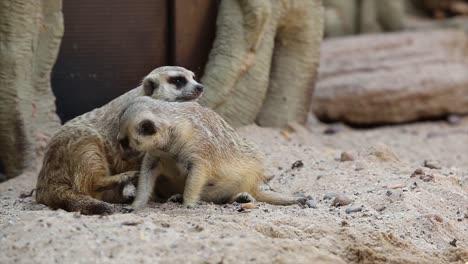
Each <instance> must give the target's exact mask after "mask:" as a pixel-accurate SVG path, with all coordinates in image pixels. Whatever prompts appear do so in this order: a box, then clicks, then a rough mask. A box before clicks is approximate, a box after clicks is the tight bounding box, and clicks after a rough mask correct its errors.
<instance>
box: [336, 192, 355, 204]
mask: <svg viewBox="0 0 468 264" xmlns="http://www.w3.org/2000/svg"><path fill="white" fill-rule="evenodd" d="M351 202H352V200H351V198H349V197H348V196H346V195H344V194H338V195H337V196H336V197H335V199H334V200H333V202H332V205H333V206H345V205H348V204H350V203H351Z"/></svg>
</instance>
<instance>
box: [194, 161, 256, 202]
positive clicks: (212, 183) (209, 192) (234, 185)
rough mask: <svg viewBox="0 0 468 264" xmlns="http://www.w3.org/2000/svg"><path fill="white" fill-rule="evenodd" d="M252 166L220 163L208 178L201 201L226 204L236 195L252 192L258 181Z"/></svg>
mask: <svg viewBox="0 0 468 264" xmlns="http://www.w3.org/2000/svg"><path fill="white" fill-rule="evenodd" d="M249 168H250V166H245V165H242V164H239V163H238V162H229V163H227V162H226V163H220V166H219V167H218V168H217V169H216V170H215V171H214V172H213V175H210V176H209V177H208V180H207V182H206V184H205V187H204V189H203V192H202V195H201V199H202V200H203V201H206V202H214V203H226V202H227V201H228V200H229V199H231V198H232V197H233V196H234V195H236V194H238V193H241V192H250V191H251V190H252V188H253V187H256V186H257V184H258V180H256V177H252V176H253V175H255V174H256V173H255V171H249Z"/></svg>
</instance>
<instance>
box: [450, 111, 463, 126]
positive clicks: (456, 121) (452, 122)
mask: <svg viewBox="0 0 468 264" xmlns="http://www.w3.org/2000/svg"><path fill="white" fill-rule="evenodd" d="M447 123H449V124H450V125H452V126H456V125H459V124H460V123H461V117H460V116H459V115H454V114H450V115H448V116H447Z"/></svg>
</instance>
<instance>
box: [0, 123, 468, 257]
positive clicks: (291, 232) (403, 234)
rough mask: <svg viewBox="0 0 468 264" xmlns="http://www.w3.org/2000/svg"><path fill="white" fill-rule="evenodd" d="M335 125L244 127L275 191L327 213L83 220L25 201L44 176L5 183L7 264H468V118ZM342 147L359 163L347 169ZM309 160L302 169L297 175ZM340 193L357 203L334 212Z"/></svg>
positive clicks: (221, 210)
mask: <svg viewBox="0 0 468 264" xmlns="http://www.w3.org/2000/svg"><path fill="white" fill-rule="evenodd" d="M327 127H328V128H329V126H326V125H322V124H313V125H312V126H310V129H308V130H305V129H304V130H303V129H296V132H290V133H288V134H284V133H283V134H282V133H281V131H279V130H275V129H264V128H258V127H255V126H251V127H246V128H242V129H241V130H240V132H241V134H242V135H244V136H245V137H247V138H249V139H250V140H252V141H254V142H255V143H257V144H258V145H260V146H261V148H262V149H263V150H264V151H265V152H266V153H267V157H268V172H269V173H270V174H272V175H274V176H275V177H274V178H273V180H272V181H271V182H270V184H269V185H270V187H271V188H272V189H274V190H275V191H278V192H281V193H289V194H294V195H301V194H304V195H309V196H310V198H312V199H313V200H314V201H311V202H309V204H311V205H312V206H313V204H314V203H315V204H316V208H309V207H307V206H306V207H304V208H301V207H300V206H298V205H294V206H289V207H282V206H271V205H266V204H261V203H259V204H257V208H256V209H251V210H246V211H243V212H239V211H238V209H239V205H224V206H220V205H212V204H206V203H205V204H202V205H200V206H199V207H197V208H195V209H183V208H181V206H180V205H178V204H172V203H167V204H155V203H153V204H150V206H149V207H148V208H147V209H145V210H143V211H142V212H139V213H136V214H135V213H131V214H115V215H110V216H101V217H100V216H82V215H79V214H76V213H68V212H65V211H60V210H59V211H53V210H49V209H48V208H46V207H44V206H42V205H38V204H36V203H35V201H34V198H33V197H24V194H27V193H29V192H30V191H31V190H32V189H33V188H34V185H35V181H36V179H35V176H31V175H30V176H22V177H19V178H16V179H13V180H10V181H7V182H4V183H2V184H0V252H1V254H0V263H54V262H55V263H244V262H251V263H466V262H468V118H465V119H463V120H462V123H461V124H459V125H457V126H451V125H448V124H447V123H446V122H443V121H439V122H425V123H417V124H409V125H402V126H392V127H381V128H376V129H366V130H355V129H350V128H347V127H340V126H332V128H334V129H332V130H337V131H338V133H335V134H332V135H330V134H325V133H324V130H325V129H327ZM288 136H289V137H290V140H288V139H287V138H288ZM343 151H347V152H348V154H349V155H348V156H351V158H354V160H353V161H340V157H341V153H342V152H343ZM345 156H346V155H345ZM345 158H346V157H345ZM298 160H301V161H302V162H303V167H301V168H296V169H291V165H292V164H293V163H294V162H296V161H298ZM424 160H430V162H429V165H433V166H432V167H434V166H435V167H439V166H440V168H436V169H431V168H427V167H424V166H423V163H424ZM418 168H422V172H421V173H420V174H417V175H414V177H411V176H412V174H413V172H414V171H415V170H417V169H418ZM22 194H23V195H22ZM336 194H344V195H346V196H347V197H348V198H350V199H351V200H352V203H351V204H350V205H346V206H341V207H336V206H333V205H332V203H333V200H334V198H333V197H334V195H336ZM21 197H24V198H21ZM325 197H326V198H325ZM328 198H330V199H328ZM349 208H351V209H353V210H361V211H357V212H351V213H347V212H346V210H350V209H349ZM357 208H358V209H357Z"/></svg>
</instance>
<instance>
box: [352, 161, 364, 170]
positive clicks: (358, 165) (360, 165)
mask: <svg viewBox="0 0 468 264" xmlns="http://www.w3.org/2000/svg"><path fill="white" fill-rule="evenodd" d="M365 168H366V166H365V165H364V163H362V162H356V164H355V165H354V170H355V171H362V170H363V169H365Z"/></svg>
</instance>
